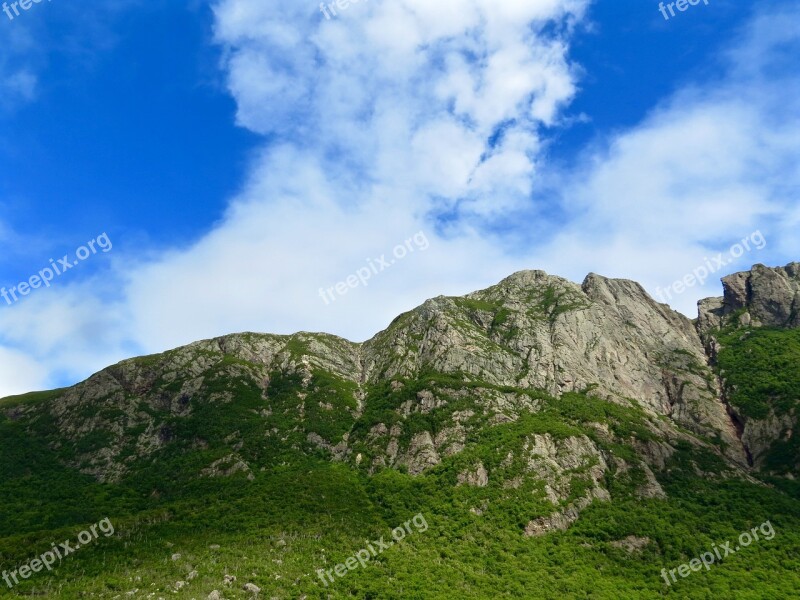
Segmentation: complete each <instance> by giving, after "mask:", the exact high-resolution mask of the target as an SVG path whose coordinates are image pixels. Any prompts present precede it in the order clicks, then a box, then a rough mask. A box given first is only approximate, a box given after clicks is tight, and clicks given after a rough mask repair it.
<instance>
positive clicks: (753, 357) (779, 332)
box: [718, 329, 800, 419]
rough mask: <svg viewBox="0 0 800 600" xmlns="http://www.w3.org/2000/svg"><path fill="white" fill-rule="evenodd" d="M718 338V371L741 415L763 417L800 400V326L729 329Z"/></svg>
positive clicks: (793, 405) (787, 408)
mask: <svg viewBox="0 0 800 600" xmlns="http://www.w3.org/2000/svg"><path fill="white" fill-rule="evenodd" d="M719 340H720V343H721V344H722V351H721V352H720V353H719V358H718V365H719V370H720V373H721V375H722V377H723V378H724V381H725V387H726V390H727V393H728V398H729V400H730V402H731V404H733V405H734V406H735V407H736V408H737V410H739V411H740V412H741V413H742V414H743V415H745V416H747V417H752V418H755V419H763V418H764V417H766V416H767V415H768V414H769V411H770V409H773V410H775V412H776V413H777V414H779V415H780V414H785V413H787V412H788V411H790V410H791V409H792V408H794V407H795V406H797V405H798V403H800V329H748V330H741V329H736V330H728V331H726V332H723V333H721V334H720V336H719Z"/></svg>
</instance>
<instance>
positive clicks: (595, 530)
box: [0, 290, 800, 600]
mask: <svg viewBox="0 0 800 600" xmlns="http://www.w3.org/2000/svg"><path fill="white" fill-rule="evenodd" d="M542 302H543V305H541V306H540V308H541V310H542V311H543V313H542V314H546V315H548V318H555V317H554V316H553V315H555V316H556V317H557V315H558V314H563V312H564V311H566V310H574V309H575V306H573V303H571V301H570V300H569V299H567V298H563V297H560V296H559V295H558V294H557V293H556V292H555V290H554V291H553V295H547V294H545V297H544V299H543V300H542ZM489 304H491V303H489ZM462 308H464V309H465V310H468V311H469V310H472V311H488V312H489V314H490V315H493V316H492V326H491V328H492V330H495V331H498V332H499V331H504V330H505V329H504V328H507V326H508V322H509V321H511V320H512V319H513V315H512V314H511V313H510V312H509V311H508V310H507V309H504V308H503V307H502V306H496V305H494V304H492V305H491V309H490V310H489V309H488V308H487V305H486V304H484V303H482V301H469V302H468V303H467V304H465V305H463V306H462ZM537 310H538V309H537ZM483 322H485V323H486V322H488V320H487V319H486V318H485V316H484V317H483ZM751 335H752V334H751ZM308 339H309V340H310V339H311V338H308ZM745 341H746V340H743V343H744V342H745ZM309 343H311V342H298V343H297V344H295V345H293V346H291V347H290V348H288V352H287V354H288V355H289V356H291V357H292V360H294V359H295V358H297V357H299V356H300V355H304V354H305V353H307V352H308V344H309ZM770 343H773V342H770ZM783 346H784V347H787V346H789V344H788V343H786V342H784V344H783ZM770 347H771V346H770ZM727 348H732V349H733V352H737V351H740V350H739V349H738V348H737V347H736V346H735V344H733V343H730V342H729V343H728V345H727ZM726 351H727V349H726ZM202 359H203V360H205V361H206V362H207V364H210V365H212V366H210V367H208V368H207V370H206V371H205V372H204V375H203V377H202V379H201V380H194V379H191V380H189V379H185V378H184V377H188V375H184V374H182V372H181V371H180V370H178V371H177V373H178V375H177V376H176V375H175V372H173V373H171V374H170V375H169V377H170V378H171V379H170V381H161V380H157V382H158V388H157V389H156V390H154V391H153V392H152V393H151V395H149V396H147V397H146V398H139V397H134V396H131V395H127V394H123V393H118V394H111V395H109V396H108V397H105V398H102V399H100V400H98V401H97V402H95V403H93V404H88V405H87V404H84V405H76V406H71V407H70V408H69V409H68V410H69V411H72V412H71V413H70V414H71V415H72V417H73V419H74V421H73V422H72V425H75V427H72V428H65V427H64V419H65V416H64V414H63V412H59V411H53V410H51V408H52V406H53V405H51V403H52V402H57V400H58V397H59V396H60V395H62V393H63V392H61V391H56V392H51V393H39V394H32V395H28V396H25V397H19V398H16V399H15V400H14V401H12V402H8V401H5V402H4V404H3V405H1V406H0V408H4V409H5V410H0V571H2V570H7V571H8V570H14V569H16V568H18V567H19V566H21V565H23V564H26V563H28V562H29V561H30V560H31V558H33V557H35V556H36V555H38V554H41V553H42V552H44V551H47V550H48V549H49V548H50V547H51V544H52V543H53V541H56V540H67V539H74V538H75V536H76V535H77V533H78V532H80V531H81V530H83V529H86V528H87V527H88V526H90V525H91V524H93V523H97V522H98V521H100V520H101V519H103V518H106V517H108V518H110V519H111V521H112V523H113V524H114V526H115V528H116V535H115V536H113V537H110V538H107V539H106V538H102V537H101V539H99V540H98V541H97V542H95V543H93V544H91V545H87V546H86V547H84V548H81V549H80V550H79V551H78V552H76V553H75V554H73V555H71V556H69V557H68V558H67V559H65V560H64V561H63V562H62V563H61V564H60V565H59V566H58V567H57V569H56V570H55V571H53V572H52V573H47V572H42V573H37V574H35V575H34V576H32V577H31V578H30V579H29V580H26V581H24V582H23V583H21V584H20V585H19V586H17V587H15V588H14V589H13V590H8V589H7V588H4V587H2V586H3V584H2V582H1V581H0V597H9V598H18V597H30V596H39V597H46V598H65V599H68V600H70V599H78V598H88V597H96V598H109V599H113V598H115V597H119V598H127V597H129V596H127V594H128V593H129V592H133V591H134V590H137V591H136V592H135V593H134V594H133V595H132V596H130V597H133V598H138V597H141V598H148V597H150V598H155V599H157V598H178V599H186V600H188V599H190V598H194V599H204V598H206V597H207V596H208V594H209V593H210V592H211V591H212V590H219V591H220V592H222V594H223V595H224V597H225V598H228V599H230V600H233V599H237V598H242V599H243V598H248V597H250V595H249V594H247V593H246V592H244V591H243V590H242V585H243V584H244V583H247V582H251V583H253V584H255V585H257V586H259V587H260V588H261V589H262V592H261V595H260V597H263V598H272V597H278V598H302V597H306V598H307V600H311V599H314V600H317V599H319V600H322V599H326V600H327V599H340V598H341V599H345V598H360V599H375V600H377V599H381V600H383V599H397V600H400V599H407V598H419V599H441V600H445V599H447V600H449V599H451V598H465V599H468V600H469V599H484V598H508V599H512V598H529V599H550V598H559V597H563V598H587V599H588V598H592V599H596V600H605V599H609V600H611V599H614V600H617V599H623V600H625V599H631V600H633V599H641V598H645V599H646V598H664V597H666V598H676V599H678V598H698V599H701V598H702V599H710V598H727V597H733V598H790V597H793V596H794V595H796V590H797V589H800V554H799V553H798V550H800V501H798V500H797V493H796V492H797V490H796V489H795V488H794V487H792V486H793V482H787V481H786V480H780V481H777V480H776V481H775V482H773V480H770V483H775V487H767V486H761V485H757V484H754V483H750V482H747V481H744V480H738V479H726V478H724V477H723V476H722V474H723V473H725V472H726V471H728V470H729V467H728V466H727V465H726V464H725V463H724V462H723V461H722V459H721V458H719V457H718V456H717V454H715V453H714V452H712V451H708V450H705V449H702V448H701V447H699V446H697V445H693V444H690V443H689V442H681V443H676V444H674V445H676V451H675V453H674V454H673V455H672V457H671V459H670V462H669V464H668V465H667V468H666V469H665V470H664V471H663V472H662V473H660V474H659V479H660V483H661V485H662V486H663V488H664V490H665V491H666V492H667V494H668V498H667V499H663V500H655V499H650V500H642V499H640V498H638V497H637V494H636V491H637V490H638V489H639V487H640V486H641V485H643V484H645V483H647V480H646V477H645V475H646V471H645V470H644V468H643V466H642V463H641V457H640V456H639V454H638V452H637V451H636V445H638V444H645V443H648V442H655V441H659V440H660V439H661V437H660V434H659V429H658V428H657V427H655V426H654V424H653V423H652V416H650V415H648V414H647V413H646V412H645V410H643V409H642V407H641V406H639V405H638V404H637V403H636V402H635V401H632V400H630V401H620V402H618V403H614V402H609V401H607V400H604V399H602V398H599V397H596V396H594V395H593V387H594V386H589V387H588V388H587V389H586V390H584V391H583V392H581V393H567V394H564V395H563V396H561V397H559V398H554V397H551V396H549V395H548V394H546V393H544V392H541V391H537V390H530V389H524V388H518V387H513V386H499V385H494V384H492V383H490V382H488V381H485V380H482V379H480V378H478V377H475V376H474V375H470V374H466V373H450V374H443V373H438V372H433V371H424V372H422V373H420V374H418V375H416V376H414V377H406V378H403V377H396V378H394V379H393V380H392V381H384V382H381V383H380V384H377V385H372V386H366V387H364V388H363V389H359V387H358V386H357V385H356V384H355V383H354V382H352V381H349V380H346V379H343V378H342V377H339V376H337V375H335V374H333V373H330V372H327V371H325V370H322V369H319V368H317V367H313V366H306V365H302V366H298V367H296V368H286V369H283V370H267V368H266V367H263V366H262V365H258V364H255V363H251V362H248V361H246V360H242V359H240V358H236V357H234V356H228V355H223V354H221V353H213V352H207V353H206V354H202ZM690 359H691V357H687V356H683V355H680V356H678V355H676V356H675V357H672V358H671V360H672V362H673V363H675V364H680V365H683V366H684V367H685V368H686V369H691V368H693V366H692V365H691V364H690V363H691V360H690ZM164 360H166V359H163V358H162V359H157V360H156V359H153V363H154V364H164V362H163V361H164ZM170 360H171V359H170ZM787 360H789V359H787ZM148 368H150V367H148ZM734 368H739V366H734V365H732V364H730V363H728V366H727V367H726V372H728V371H727V369H734ZM153 377H156V374H155V373H153ZM740 384H741V382H739V383H734V384H733V385H737V386H738V385H740ZM737 389H738V388H737ZM362 393H363V397H361V396H360V394H362ZM787 393H788V392H787ZM768 397H769V399H770V401H773V400H774V398H773V396H772V395H769V396H768ZM498 403H499V404H500V405H502V407H503V408H502V411H500V410H498V409H497V408H496V406H497V405H498ZM14 404H22V405H24V407H25V409H26V411H28V414H26V415H25V416H24V418H19V416H18V415H17V414H16V412H12V411H9V410H7V409H8V407H10V406H12V405H14ZM423 404H424V410H423V409H422V407H423ZM500 413H503V414H500ZM498 416H503V417H504V418H503V419H497V418H496V417H498ZM12 417H13V418H12ZM145 417H146V418H147V419H152V422H151V421H149V420H143V419H145ZM456 420H457V421H458V424H459V425H460V426H462V427H463V435H464V439H463V449H461V450H460V451H459V452H457V453H450V454H448V453H445V452H442V453H441V462H440V463H439V464H437V465H436V466H433V467H431V468H429V469H427V470H426V471H425V473H424V474H422V475H419V476H416V477H412V476H410V475H408V474H407V473H404V472H402V470H401V469H389V468H383V469H381V468H377V467H376V466H375V463H374V462H373V459H374V458H376V457H378V456H379V455H383V456H385V455H386V446H387V444H388V440H389V436H388V435H386V434H384V435H383V436H382V437H381V435H380V434H379V433H376V432H375V431H374V430H375V428H376V426H378V425H379V424H382V425H383V426H384V428H385V430H391V429H392V427H394V426H397V427H398V430H399V431H400V434H399V436H398V437H397V440H396V442H397V444H398V446H399V448H398V450H399V452H400V453H403V452H405V451H406V450H407V449H408V446H409V444H410V443H411V441H412V439H413V438H414V436H415V435H417V434H418V433H421V432H429V433H430V434H431V435H432V436H433V437H436V436H439V435H441V434H443V433H446V432H447V431H448V430H450V429H452V428H453V424H454V422H456ZM312 434H316V435H318V436H320V437H321V438H322V440H323V441H324V444H323V447H318V446H317V445H316V443H315V442H314V439H315V438H314V437H313V436H312ZM536 435H549V436H550V437H551V438H552V439H553V440H555V442H556V443H559V444H560V443H562V442H563V441H564V440H567V439H568V438H573V437H579V438H581V442H582V443H586V444H587V445H588V444H589V443H590V442H591V445H592V446H594V447H596V448H598V449H599V450H600V451H601V452H602V455H603V460H604V461H605V462H606V463H607V464H608V469H607V471H606V474H605V479H604V480H602V481H601V484H602V485H603V487H604V488H605V489H606V490H608V491H609V493H610V495H611V498H612V501H611V502H603V501H595V502H593V503H592V504H591V505H590V506H589V507H588V508H586V509H585V510H583V512H582V513H581V516H580V518H579V519H578V521H577V522H575V523H574V524H573V525H572V526H571V527H570V528H569V529H567V530H566V531H556V532H552V533H550V534H548V535H546V536H543V537H526V535H525V533H524V532H525V528H526V526H527V525H528V524H529V523H530V521H531V520H533V519H536V518H538V517H542V516H547V515H549V514H551V513H553V512H554V511H556V510H560V509H563V508H564V507H565V506H566V505H567V504H569V503H570V502H574V501H575V500H576V499H578V498H582V497H585V496H586V494H587V493H589V492H590V490H591V488H592V487H593V486H594V485H595V484H594V480H593V479H592V467H594V466H595V465H596V464H597V463H598V462H599V460H598V459H596V458H595V456H594V455H590V456H589V458H588V459H587V460H586V461H584V462H582V463H581V464H577V465H574V466H573V467H572V468H569V469H566V470H565V477H566V478H567V485H566V486H565V488H566V492H565V493H564V494H563V498H562V500H561V503H560V505H559V506H554V505H553V503H552V502H551V501H550V500H549V499H548V498H547V495H546V493H545V488H544V482H543V481H541V480H539V479H537V478H536V477H534V476H531V465H530V455H529V454H526V449H527V448H529V447H530V443H531V441H532V440H533V436H536ZM346 436H347V439H348V445H349V448H350V449H351V451H352V454H351V455H350V456H348V457H345V458H344V459H343V460H341V461H337V460H332V455H331V452H330V451H328V450H326V449H325V447H324V446H325V445H326V444H329V445H330V446H335V445H336V444H338V443H340V442H341V441H342V440H344V439H345V437H346ZM584 436H585V438H584ZM586 438H588V440H587V439H586ZM792 444H793V442H792V441H791V440H788V441H787V442H786V444H785V445H783V446H782V445H776V448H775V453H776V454H775V458H774V460H775V461H781V460H785V457H784V456H783V455H784V454H786V455H788V456H789V457H792V456H795V455H796V453H797V447H796V446H795V445H792ZM142 447H148V448H151V451H150V452H148V453H143V452H142V451H141V448H142ZM106 452H117V453H118V454H116V455H115V457H116V460H117V461H118V462H119V463H120V464H123V465H124V470H123V471H122V472H120V474H119V477H116V478H112V479H110V480H109V481H108V482H106V483H101V482H99V481H98V480H97V479H96V478H95V477H93V476H91V475H90V474H88V473H89V471H92V472H98V471H102V468H101V467H102V466H103V465H104V464H105V463H103V457H104V456H105V454H104V453H106ZM358 454H361V455H362V460H361V461H359V462H358V463H357V462H356V460H355V456H356V455H358ZM478 463H480V464H482V465H483V466H484V467H485V468H486V470H487V471H488V473H489V481H488V484H487V485H486V486H484V487H477V486H475V487H473V486H470V485H459V479H460V476H461V475H462V474H463V473H464V472H465V471H469V470H472V469H474V468H475V465H476V464H478ZM212 464H213V465H216V471H214V469H211V468H210V467H211V465H212ZM81 467H83V468H84V470H85V471H86V472H81V471H80V470H79V469H80V468H81ZM792 494H794V497H793V496H792ZM418 513H422V514H423V515H424V516H425V519H426V521H427V523H428V524H429V529H428V530H427V531H425V532H421V531H415V532H414V533H413V534H411V535H410V536H408V537H407V538H406V539H405V540H404V541H403V543H402V544H395V545H394V546H393V547H392V548H390V549H389V550H387V551H386V552H384V553H383V554H381V555H380V556H377V557H375V558H374V559H373V560H372V561H370V563H369V564H368V565H367V567H366V568H358V569H356V570H353V571H351V572H349V573H348V574H347V575H346V576H345V577H343V578H341V579H337V581H336V582H335V583H333V584H331V585H330V586H329V587H324V586H323V585H322V583H321V581H320V579H319V578H318V577H317V575H316V569H319V568H325V569H330V568H333V567H334V566H335V565H336V564H337V563H341V562H343V561H345V560H346V559H347V558H348V557H349V556H351V555H353V554H354V553H355V552H357V551H358V550H360V549H361V548H364V547H365V540H377V539H379V538H380V537H384V538H388V537H389V536H390V535H391V533H390V532H391V530H392V529H393V528H395V527H397V526H398V525H400V524H402V523H403V522H405V521H407V520H409V519H411V518H412V517H413V516H414V515H416V514H418ZM766 520H770V521H771V523H772V524H773V526H774V528H775V530H776V532H777V535H776V537H775V538H774V539H772V540H770V541H762V542H759V543H756V544H753V545H752V546H750V547H748V548H746V549H742V550H741V552H739V553H737V554H735V555H733V556H731V557H729V558H728V559H726V560H725V561H724V562H722V563H721V564H719V565H715V566H714V567H713V568H712V570H711V571H709V572H705V571H702V572H698V573H693V574H692V575H691V576H690V577H688V578H686V579H681V580H680V581H679V582H678V583H677V584H675V585H673V586H672V587H667V586H666V585H665V583H664V581H663V579H662V578H661V575H660V571H661V569H662V568H667V569H670V568H675V567H677V566H678V565H679V564H681V563H684V562H688V561H689V560H691V559H693V558H695V557H697V556H699V555H700V554H701V553H703V552H706V551H707V550H709V549H710V548H711V547H712V545H713V544H719V543H720V541H724V540H735V539H736V536H737V535H738V534H739V533H740V532H742V531H747V530H749V529H751V528H752V527H754V526H757V525H759V524H761V523H763V522H764V521H766ZM634 535H635V536H640V537H645V538H648V540H649V542H648V543H647V545H646V546H645V547H644V548H643V549H642V550H641V551H639V552H633V553H629V552H627V551H626V550H624V549H621V548H619V547H617V546H616V545H615V544H614V543H615V542H617V541H619V540H622V539H624V538H626V537H627V536H634ZM177 555H180V557H179V558H175V559H174V560H173V556H177ZM192 572H196V576H192V577H190V573H192ZM225 575H235V576H236V577H237V578H238V579H237V582H236V584H235V585H233V586H230V587H225V586H224V585H223V579H224V577H225ZM177 582H186V586H185V587H183V588H182V589H180V590H178V589H177V588H176V583H177Z"/></svg>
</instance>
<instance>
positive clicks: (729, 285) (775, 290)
mask: <svg viewBox="0 0 800 600" xmlns="http://www.w3.org/2000/svg"><path fill="white" fill-rule="evenodd" d="M722 288H723V292H724V294H723V296H722V297H720V298H708V299H706V300H703V301H701V302H700V304H699V313H700V314H699V321H698V327H699V329H700V331H701V333H708V332H710V331H712V330H713V329H716V328H719V327H721V326H722V325H723V324H724V323H725V322H726V321H725V317H727V316H729V315H731V314H732V313H736V312H741V314H740V315H739V323H740V324H741V325H744V326H753V327H792V328H794V327H800V263H797V262H793V263H789V264H788V265H786V266H785V267H773V268H771V267H766V266H764V265H755V266H753V268H752V269H751V270H750V271H742V272H740V273H734V274H732V275H728V276H727V277H723V278H722Z"/></svg>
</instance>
